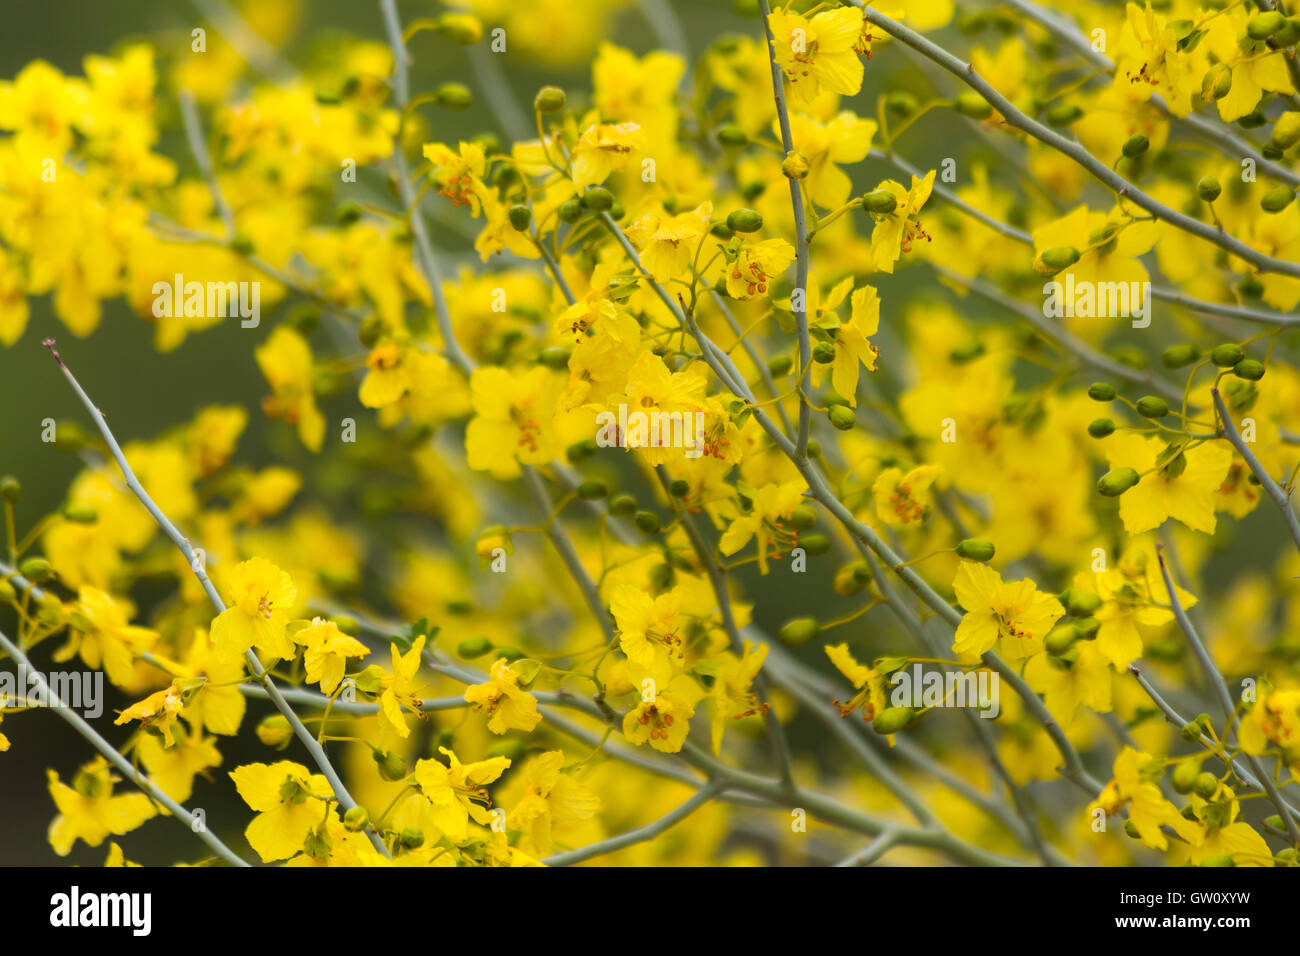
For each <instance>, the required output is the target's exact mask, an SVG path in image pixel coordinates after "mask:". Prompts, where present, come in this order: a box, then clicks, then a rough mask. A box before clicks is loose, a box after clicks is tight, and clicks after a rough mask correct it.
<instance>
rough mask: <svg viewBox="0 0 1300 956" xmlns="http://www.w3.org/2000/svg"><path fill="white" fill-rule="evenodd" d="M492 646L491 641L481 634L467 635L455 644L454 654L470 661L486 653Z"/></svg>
mask: <svg viewBox="0 0 1300 956" xmlns="http://www.w3.org/2000/svg"><path fill="white" fill-rule="evenodd" d="M494 646H495V645H493V643H492V641H490V640H489V639H488V638H486V637H483V636H482V635H480V636H478V637H467V638H465V640H463V641H461V642H460V643H459V644H457V645H456V656H457V657H459V658H460V659H461V660H463V661H472V660H474V658H476V657H482V656H483V655H484V654H486V653H488V651H490V650H492V648H493V647H494Z"/></svg>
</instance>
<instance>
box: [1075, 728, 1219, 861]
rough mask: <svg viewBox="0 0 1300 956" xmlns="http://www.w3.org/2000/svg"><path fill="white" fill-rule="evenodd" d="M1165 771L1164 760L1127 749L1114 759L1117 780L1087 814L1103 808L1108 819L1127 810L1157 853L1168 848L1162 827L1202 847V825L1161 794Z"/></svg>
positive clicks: (1142, 838)
mask: <svg viewBox="0 0 1300 956" xmlns="http://www.w3.org/2000/svg"><path fill="white" fill-rule="evenodd" d="M1163 772H1164V765H1163V761H1162V760H1161V759H1160V758H1159V757H1152V756H1148V755H1147V754H1143V753H1140V752H1139V751H1137V750H1134V749H1133V748H1132V747H1127V746H1126V747H1125V748H1124V749H1123V750H1121V751H1120V753H1119V756H1117V757H1116V758H1115V766H1114V771H1113V773H1114V779H1112V780H1111V781H1110V782H1109V783H1108V784H1106V788H1105V789H1104V790H1103V791H1102V792H1101V796H1099V797H1098V798H1097V799H1096V800H1094V801H1093V802H1092V803H1090V804H1089V805H1088V812H1089V813H1091V812H1092V811H1093V810H1094V809H1101V810H1104V811H1105V812H1106V814H1107V816H1109V815H1111V814H1115V813H1118V812H1119V811H1120V810H1122V809H1123V808H1124V807H1128V819H1129V822H1130V823H1132V824H1133V826H1135V827H1136V828H1137V831H1138V835H1139V838H1140V839H1141V840H1142V842H1143V843H1145V844H1146V845H1147V846H1149V847H1151V848H1153V849H1156V850H1164V849H1167V848H1168V846H1169V841H1168V840H1167V839H1166V838H1165V835H1164V833H1162V832H1161V829H1160V828H1161V827H1163V826H1168V827H1172V828H1173V830H1174V831H1175V832H1176V833H1177V834H1178V835H1179V836H1181V837H1182V838H1183V839H1184V840H1186V841H1188V842H1189V843H1191V844H1193V845H1196V844H1199V843H1200V842H1201V841H1202V839H1203V838H1204V829H1203V828H1202V826H1201V825H1200V824H1199V823H1194V822H1193V821H1191V820H1188V819H1187V818H1186V817H1184V816H1183V815H1182V814H1181V813H1179V812H1178V808H1177V807H1175V806H1174V805H1173V804H1172V803H1170V802H1169V801H1168V800H1166V799H1165V798H1164V796H1163V795H1161V793H1160V783H1159V782H1160V777H1161V775H1162V773H1163Z"/></svg>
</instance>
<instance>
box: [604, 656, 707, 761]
mask: <svg viewBox="0 0 1300 956" xmlns="http://www.w3.org/2000/svg"><path fill="white" fill-rule="evenodd" d="M702 696H703V691H701V690H700V685H699V684H697V683H696V682H695V681H694V679H693V678H691V677H690V675H688V674H678V675H677V676H676V677H674V678H673V679H672V680H671V681H670V682H669V683H668V686H667V687H666V688H663V689H661V690H658V691H657V693H656V694H655V695H654V697H653V699H651V700H644V699H642V700H641V701H640V702H639V703H638V704H637V705H636V707H634V708H632V709H631V710H629V711H628V712H627V713H626V714H624V715H623V736H624V737H626V738H627V740H628V742H629V743H634V744H636V745H637V746H642V745H644V744H646V743H649V744H650V746H651V747H653V748H654V749H655V750H658V751H659V752H661V753H666V754H675V753H677V752H678V751H680V750H681V749H682V744H684V743H685V742H686V734H687V732H689V731H690V729H691V727H690V723H691V718H692V717H694V716H695V705H696V704H697V703H699V701H700V698H701V697H702Z"/></svg>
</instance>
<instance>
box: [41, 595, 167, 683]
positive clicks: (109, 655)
mask: <svg viewBox="0 0 1300 956" xmlns="http://www.w3.org/2000/svg"><path fill="white" fill-rule="evenodd" d="M133 612H134V607H133V606H132V605H131V602H129V601H127V600H125V599H120V598H114V597H113V596H112V595H109V594H105V593H104V592H103V591H100V590H98V589H97V588H92V587H89V586H84V587H82V588H80V589H79V590H78V591H77V603H76V606H75V608H74V610H73V615H72V619H71V620H72V628H71V629H70V631H69V640H68V643H67V644H66V645H64V646H63V647H61V648H60V649H59V650H58V652H57V653H56V654H55V655H54V659H55V660H56V661H60V662H61V661H66V660H68V659H69V658H70V657H72V655H73V654H74V653H76V654H78V655H79V656H80V657H81V659H82V660H83V661H85V663H86V666H87V667H92V668H98V667H99V666H100V665H101V664H102V665H103V668H104V673H105V674H107V675H108V679H109V680H110V681H112V682H113V683H114V684H116V685H117V686H118V687H129V686H131V685H133V684H134V683H135V660H136V658H137V657H138V656H139V655H141V654H143V653H144V652H145V651H148V650H150V649H151V648H152V647H153V645H154V642H156V641H157V640H158V636H159V635H158V632H157V631H153V630H150V629H149V628H147V627H134V626H132V625H129V624H127V615H128V614H130V613H133Z"/></svg>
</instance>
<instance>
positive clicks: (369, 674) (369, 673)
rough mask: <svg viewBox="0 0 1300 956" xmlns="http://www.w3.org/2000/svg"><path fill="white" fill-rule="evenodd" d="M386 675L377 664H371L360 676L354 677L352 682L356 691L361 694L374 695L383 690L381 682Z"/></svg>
mask: <svg viewBox="0 0 1300 956" xmlns="http://www.w3.org/2000/svg"><path fill="white" fill-rule="evenodd" d="M387 676H388V675H387V674H385V673H384V669H383V668H382V667H380V666H379V665H378V664H371V665H370V666H369V667H367V668H366V669H365V670H363V671H362V672H361V673H360V674H357V675H355V676H354V677H353V678H352V680H353V682H354V683H355V684H356V685H357V690H359V691H361V693H363V694H370V695H372V696H373V695H375V694H378V693H379V692H380V690H382V689H383V680H384V678H385V677H387Z"/></svg>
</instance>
